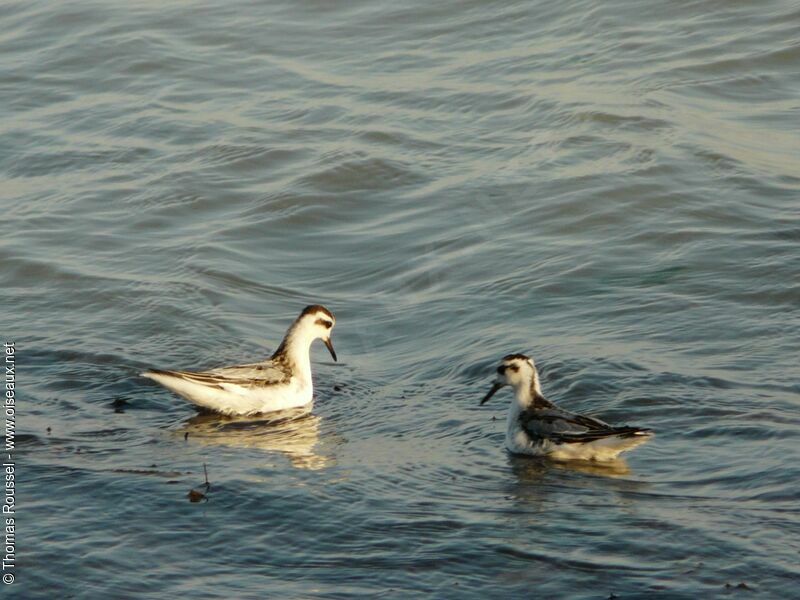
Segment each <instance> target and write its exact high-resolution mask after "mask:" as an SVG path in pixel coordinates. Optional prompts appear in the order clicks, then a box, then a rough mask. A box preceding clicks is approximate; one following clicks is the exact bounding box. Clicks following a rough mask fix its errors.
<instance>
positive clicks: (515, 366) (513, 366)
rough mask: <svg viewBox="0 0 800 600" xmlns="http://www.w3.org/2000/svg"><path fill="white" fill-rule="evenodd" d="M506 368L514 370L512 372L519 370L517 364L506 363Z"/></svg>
mask: <svg viewBox="0 0 800 600" xmlns="http://www.w3.org/2000/svg"><path fill="white" fill-rule="evenodd" d="M508 368H509V369H511V370H512V371H514V373H516V372H517V371H519V367H518V366H517V365H508Z"/></svg>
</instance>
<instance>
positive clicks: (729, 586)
mask: <svg viewBox="0 0 800 600" xmlns="http://www.w3.org/2000/svg"><path fill="white" fill-rule="evenodd" d="M725 589H726V590H732V589H735V590H752V589H753V588H751V587H750V586H749V585H747V584H746V583H745V582H744V581H741V582H739V583H738V584H737V585H733V584H731V583H726V584H725Z"/></svg>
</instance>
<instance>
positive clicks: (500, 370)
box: [481, 354, 539, 404]
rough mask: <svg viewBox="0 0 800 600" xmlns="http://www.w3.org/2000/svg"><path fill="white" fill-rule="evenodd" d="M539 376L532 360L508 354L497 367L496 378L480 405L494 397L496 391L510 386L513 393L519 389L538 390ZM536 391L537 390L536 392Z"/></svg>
mask: <svg viewBox="0 0 800 600" xmlns="http://www.w3.org/2000/svg"><path fill="white" fill-rule="evenodd" d="M538 379H539V376H538V374H537V372H536V366H535V365H534V364H533V359H532V358H530V357H528V356H525V355H524V354H509V355H507V356H504V357H503V360H502V361H501V362H500V366H498V367H497V377H495V380H494V384H493V385H492V389H490V390H489V393H488V394H486V395H485V396H484V397H483V400H481V404H484V403H485V402H487V401H488V400H489V398H491V397H492V396H494V395H495V393H496V392H497V390H499V389H500V388H503V387H505V386H507V385H510V386H511V387H513V388H514V391H518V390H520V389H530V388H531V387H535V388H538V383H539V382H538ZM537 391H538V390H537Z"/></svg>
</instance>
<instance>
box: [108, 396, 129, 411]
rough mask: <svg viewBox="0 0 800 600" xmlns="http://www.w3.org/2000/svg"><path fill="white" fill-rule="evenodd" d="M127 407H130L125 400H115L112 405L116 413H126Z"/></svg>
mask: <svg viewBox="0 0 800 600" xmlns="http://www.w3.org/2000/svg"><path fill="white" fill-rule="evenodd" d="M126 406H128V401H127V400H126V399H125V398H115V399H114V401H113V402H112V403H111V408H113V409H114V412H115V413H124V412H125V407H126Z"/></svg>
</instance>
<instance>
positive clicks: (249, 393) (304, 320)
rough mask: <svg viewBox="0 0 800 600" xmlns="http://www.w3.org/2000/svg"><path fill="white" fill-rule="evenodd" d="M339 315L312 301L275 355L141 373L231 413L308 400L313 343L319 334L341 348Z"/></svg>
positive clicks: (205, 405)
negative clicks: (334, 337)
mask: <svg viewBox="0 0 800 600" xmlns="http://www.w3.org/2000/svg"><path fill="white" fill-rule="evenodd" d="M335 323H336V319H335V318H334V316H333V313H331V311H329V310H328V309H327V308H325V307H324V306H320V305H318V304H315V305H313V306H307V307H305V308H304V309H303V312H302V313H300V316H299V317H297V319H296V320H295V322H294V323H292V325H291V327H289V330H288V331H287V332H286V335H285V336H284V338H283V341H282V342H281V345H280V346H278V349H277V350H276V351H275V353H274V354H273V355H272V357H271V358H270V359H269V360H265V361H264V362H260V363H253V364H248V365H239V366H235V367H221V368H218V369H211V370H210V371H203V372H201V373H192V372H189V371H162V370H160V369H151V370H149V371H145V372H144V373H142V374H141V375H142V376H143V377H149V378H150V379H152V380H154V381H157V382H158V383H160V384H161V385H163V386H164V387H165V388H167V389H169V390H172V391H173V392H175V393H176V394H178V395H179V396H183V397H184V398H186V399H187V400H189V402H193V403H194V404H196V405H197V406H199V407H202V408H204V409H208V410H213V411H215V412H218V413H222V414H225V415H253V414H257V413H265V412H272V411H276V410H286V409H290V408H296V407H299V406H305V405H307V404H309V403H310V402H311V401H312V394H313V391H314V387H313V385H312V382H311V359H310V357H309V348H310V346H311V343H312V342H313V341H314V340H316V339H318V338H319V339H321V340H322V341H323V342H324V343H325V345H326V346H327V347H328V351H330V353H331V356H332V357H333V360H336V352H334V350H333V344H332V343H331V330H332V329H333V326H334V324H335Z"/></svg>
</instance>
